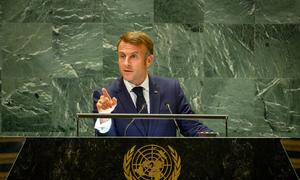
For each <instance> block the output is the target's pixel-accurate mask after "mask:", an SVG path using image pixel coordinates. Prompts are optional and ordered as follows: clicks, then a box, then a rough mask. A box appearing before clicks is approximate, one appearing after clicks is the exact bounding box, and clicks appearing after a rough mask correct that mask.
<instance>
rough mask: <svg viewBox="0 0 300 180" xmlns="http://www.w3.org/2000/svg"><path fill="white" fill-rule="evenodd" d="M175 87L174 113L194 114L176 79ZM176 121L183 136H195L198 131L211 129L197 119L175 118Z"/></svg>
mask: <svg viewBox="0 0 300 180" xmlns="http://www.w3.org/2000/svg"><path fill="white" fill-rule="evenodd" d="M175 89H176V94H177V99H176V113H178V114H194V112H193V110H192V108H191V106H190V105H189V103H188V101H187V99H186V97H185V96H184V93H183V91H182V89H181V87H180V85H179V82H178V81H177V80H176V81H175ZM177 123H178V126H179V128H180V132H181V134H182V135H184V136H197V135H198V134H199V133H200V132H210V131H212V130H210V129H209V128H208V127H206V126H205V125H203V124H202V123H200V122H199V121H197V120H194V121H191V120H177Z"/></svg>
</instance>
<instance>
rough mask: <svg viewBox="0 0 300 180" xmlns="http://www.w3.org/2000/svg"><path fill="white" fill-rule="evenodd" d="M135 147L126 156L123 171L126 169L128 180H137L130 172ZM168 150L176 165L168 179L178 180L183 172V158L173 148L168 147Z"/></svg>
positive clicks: (125, 173)
mask: <svg viewBox="0 0 300 180" xmlns="http://www.w3.org/2000/svg"><path fill="white" fill-rule="evenodd" d="M135 147H136V146H133V147H132V148H131V149H130V150H128V151H127V153H126V154H125V155H124V161H123V169H124V175H125V177H126V179H128V180H137V178H136V177H134V176H133V175H132V173H131V170H130V165H131V161H132V158H133V154H134V152H135V151H134V149H135ZM168 148H169V150H170V152H171V156H172V161H173V163H174V165H173V167H172V168H173V171H172V174H171V175H170V176H169V177H168V180H177V178H178V177H179V175H180V171H181V158H180V156H179V155H178V154H177V152H176V151H175V150H174V149H173V148H172V147H171V146H169V145H168Z"/></svg>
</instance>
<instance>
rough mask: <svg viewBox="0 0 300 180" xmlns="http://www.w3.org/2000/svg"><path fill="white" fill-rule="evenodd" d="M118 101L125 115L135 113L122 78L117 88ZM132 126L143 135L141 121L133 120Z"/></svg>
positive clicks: (143, 130)
mask: <svg viewBox="0 0 300 180" xmlns="http://www.w3.org/2000/svg"><path fill="white" fill-rule="evenodd" d="M118 99H120V100H121V101H120V102H119V103H121V105H122V107H123V109H124V112H126V113H137V110H136V108H135V106H134V104H133V102H132V99H131V97H130V94H129V92H128V91H127V89H126V86H125V84H124V81H123V78H121V79H120V87H119V93H118ZM133 124H134V125H135V126H136V127H137V129H138V130H139V131H140V133H141V134H143V135H145V132H146V131H145V129H144V128H145V127H144V126H143V124H142V122H141V120H135V121H134V122H133Z"/></svg>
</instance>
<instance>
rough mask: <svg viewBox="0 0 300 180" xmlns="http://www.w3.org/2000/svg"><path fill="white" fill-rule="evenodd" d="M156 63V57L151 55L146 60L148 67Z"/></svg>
mask: <svg viewBox="0 0 300 180" xmlns="http://www.w3.org/2000/svg"><path fill="white" fill-rule="evenodd" d="M153 61H154V56H153V54H151V55H149V56H148V57H147V59H146V64H147V67H149V66H150V65H151V64H152V63H153Z"/></svg>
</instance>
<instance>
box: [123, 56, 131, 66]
mask: <svg viewBox="0 0 300 180" xmlns="http://www.w3.org/2000/svg"><path fill="white" fill-rule="evenodd" d="M129 64H130V61H129V57H126V58H125V61H124V65H125V66H129Z"/></svg>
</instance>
